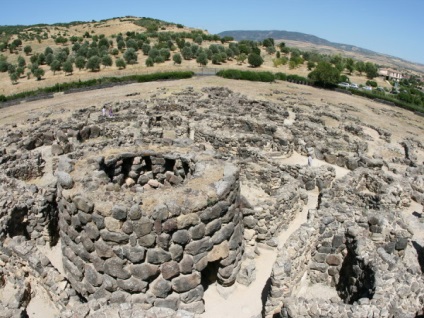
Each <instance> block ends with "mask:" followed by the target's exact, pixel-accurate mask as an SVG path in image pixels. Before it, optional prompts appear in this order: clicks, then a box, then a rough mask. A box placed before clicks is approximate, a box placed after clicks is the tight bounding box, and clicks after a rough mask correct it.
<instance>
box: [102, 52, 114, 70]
mask: <svg viewBox="0 0 424 318" xmlns="http://www.w3.org/2000/svg"><path fill="white" fill-rule="evenodd" d="M102 64H103V65H104V67H107V66H112V58H111V57H110V55H105V56H103V57H102Z"/></svg>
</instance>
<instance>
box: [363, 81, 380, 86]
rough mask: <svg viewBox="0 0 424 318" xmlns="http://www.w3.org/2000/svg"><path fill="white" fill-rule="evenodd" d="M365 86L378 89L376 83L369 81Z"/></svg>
mask: <svg viewBox="0 0 424 318" xmlns="http://www.w3.org/2000/svg"><path fill="white" fill-rule="evenodd" d="M365 84H366V85H368V86H371V87H377V86H378V85H377V82H376V81H371V80H368V81H367V82H366V83H365Z"/></svg>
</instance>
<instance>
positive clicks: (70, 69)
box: [63, 60, 74, 75]
mask: <svg viewBox="0 0 424 318" xmlns="http://www.w3.org/2000/svg"><path fill="white" fill-rule="evenodd" d="M63 71H64V72H65V75H66V74H72V73H73V72H74V67H73V66H72V62H71V61H69V60H68V61H66V62H65V63H63Z"/></svg>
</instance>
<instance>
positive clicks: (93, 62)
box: [86, 56, 101, 72]
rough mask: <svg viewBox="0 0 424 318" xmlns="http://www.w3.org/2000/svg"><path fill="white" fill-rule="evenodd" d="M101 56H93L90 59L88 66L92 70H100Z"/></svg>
mask: <svg viewBox="0 0 424 318" xmlns="http://www.w3.org/2000/svg"><path fill="white" fill-rule="evenodd" d="M100 62H101V60H100V57H98V56H92V57H90V58H89V59H88V61H87V64H86V68H88V69H90V70H91V71H92V72H94V71H97V70H100Z"/></svg>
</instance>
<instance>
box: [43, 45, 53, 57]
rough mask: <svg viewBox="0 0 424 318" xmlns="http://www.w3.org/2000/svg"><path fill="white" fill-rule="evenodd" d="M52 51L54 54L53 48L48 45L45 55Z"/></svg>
mask: <svg viewBox="0 0 424 318" xmlns="http://www.w3.org/2000/svg"><path fill="white" fill-rule="evenodd" d="M50 53H51V54H53V49H52V48H51V47H50V46H48V47H46V48H45V49H44V55H45V56H47V55H48V54H50Z"/></svg>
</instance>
